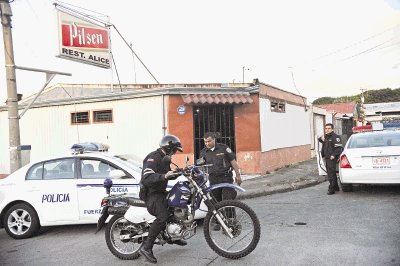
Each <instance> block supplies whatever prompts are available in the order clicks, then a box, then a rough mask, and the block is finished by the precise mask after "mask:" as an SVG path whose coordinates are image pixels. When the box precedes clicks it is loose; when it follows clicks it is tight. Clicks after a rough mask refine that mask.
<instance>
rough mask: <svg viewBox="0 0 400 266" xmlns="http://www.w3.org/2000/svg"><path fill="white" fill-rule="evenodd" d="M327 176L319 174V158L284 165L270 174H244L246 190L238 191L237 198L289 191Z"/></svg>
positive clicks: (324, 179) (306, 185)
mask: <svg viewBox="0 0 400 266" xmlns="http://www.w3.org/2000/svg"><path fill="white" fill-rule="evenodd" d="M326 180H327V178H326V176H320V175H318V167H317V159H316V158H312V159H310V160H307V161H304V162H300V163H297V164H293V165H290V166H288V167H283V168H280V169H278V170H276V171H275V172H272V173H270V174H266V175H261V176H246V175H244V176H243V183H242V185H241V187H243V188H244V189H245V190H246V191H245V192H238V195H237V199H249V198H255V197H260V196H265V195H271V194H275V193H282V192H288V191H292V190H296V189H301V188H305V187H310V186H314V185H317V184H319V183H322V182H325V181H326Z"/></svg>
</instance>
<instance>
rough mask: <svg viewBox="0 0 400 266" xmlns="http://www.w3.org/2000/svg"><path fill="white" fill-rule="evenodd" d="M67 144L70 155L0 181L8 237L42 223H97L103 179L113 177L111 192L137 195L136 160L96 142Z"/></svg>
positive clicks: (24, 234) (0, 209) (29, 232)
mask: <svg viewBox="0 0 400 266" xmlns="http://www.w3.org/2000/svg"><path fill="white" fill-rule="evenodd" d="M72 148H73V152H74V154H73V155H70V156H66V157H60V158H52V159H49V160H44V161H40V162H35V163H31V164H28V165H26V166H24V167H22V168H20V169H19V170H17V171H15V172H14V173H12V174H11V175H9V176H8V177H6V178H4V179H2V180H0V228H1V227H4V228H5V230H6V232H7V233H8V234H9V235H10V236H11V237H13V238H15V239H23V238H28V237H31V236H33V235H34V234H35V233H37V232H38V230H39V228H40V227H41V226H54V225H66V224H91V223H96V222H97V219H98V217H99V215H100V203H101V199H102V198H103V196H104V195H105V189H104V187H103V181H104V179H105V178H111V179H113V184H114V185H113V187H112V188H111V193H116V194H120V193H129V194H132V196H133V197H138V195H139V182H140V178H141V172H142V160H141V159H139V158H137V157H135V156H133V155H111V154H109V153H107V152H100V151H107V147H106V146H104V145H101V144H98V143H84V144H76V145H74V146H72ZM87 151H90V152H87ZM174 182H176V181H174ZM169 185H170V184H169ZM169 187H172V185H171V186H169Z"/></svg>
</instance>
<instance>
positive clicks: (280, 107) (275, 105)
mask: <svg viewBox="0 0 400 266" xmlns="http://www.w3.org/2000/svg"><path fill="white" fill-rule="evenodd" d="M271 112H279V113H284V112H285V103H282V102H274V101H271Z"/></svg>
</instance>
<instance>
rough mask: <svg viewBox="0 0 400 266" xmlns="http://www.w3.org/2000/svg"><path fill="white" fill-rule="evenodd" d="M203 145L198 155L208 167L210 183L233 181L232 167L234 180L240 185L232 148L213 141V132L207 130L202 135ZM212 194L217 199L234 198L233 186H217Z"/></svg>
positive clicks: (240, 180)
mask: <svg viewBox="0 0 400 266" xmlns="http://www.w3.org/2000/svg"><path fill="white" fill-rule="evenodd" d="M203 138H204V144H205V147H204V149H202V150H201V151H200V157H202V158H204V159H205V161H206V163H207V164H212V166H211V167H210V168H209V171H208V173H209V177H210V185H214V184H219V183H233V175H232V168H233V170H234V171H235V174H236V176H235V182H236V184H238V185H239V186H240V184H241V183H242V179H241V177H240V172H239V165H238V163H237V162H236V156H235V154H234V153H233V152H232V150H231V149H230V148H229V147H228V146H227V145H225V144H222V143H216V142H215V134H214V133H212V132H207V133H205V134H204V136H203ZM212 193H213V196H214V198H215V199H216V200H217V201H221V200H228V199H235V198H236V190H235V189H233V188H219V189H215V190H213V192H212Z"/></svg>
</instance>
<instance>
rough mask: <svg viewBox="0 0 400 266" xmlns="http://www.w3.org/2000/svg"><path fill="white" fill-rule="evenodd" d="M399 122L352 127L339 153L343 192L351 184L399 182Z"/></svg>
mask: <svg viewBox="0 0 400 266" xmlns="http://www.w3.org/2000/svg"><path fill="white" fill-rule="evenodd" d="M399 129H400V123H398V124H396V123H392V124H380V123H376V124H372V125H367V126H359V127H354V128H353V132H354V133H356V134H353V135H351V136H350V138H349V140H348V141H347V143H346V146H345V148H344V150H343V152H342V154H341V155H340V164H339V178H340V182H341V185H342V190H343V191H344V192H349V191H352V188H353V184H400V130H399Z"/></svg>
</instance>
